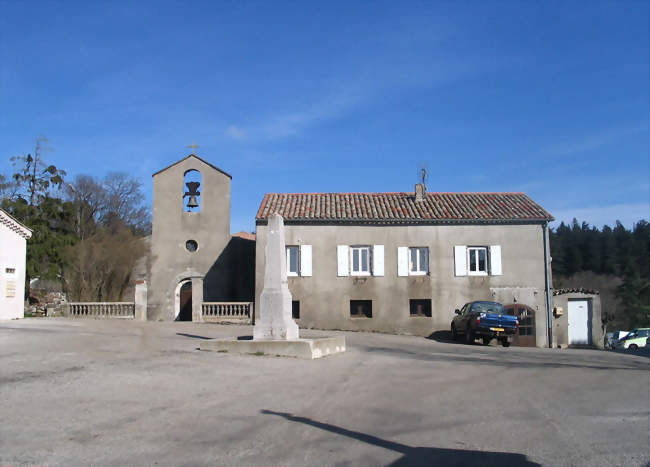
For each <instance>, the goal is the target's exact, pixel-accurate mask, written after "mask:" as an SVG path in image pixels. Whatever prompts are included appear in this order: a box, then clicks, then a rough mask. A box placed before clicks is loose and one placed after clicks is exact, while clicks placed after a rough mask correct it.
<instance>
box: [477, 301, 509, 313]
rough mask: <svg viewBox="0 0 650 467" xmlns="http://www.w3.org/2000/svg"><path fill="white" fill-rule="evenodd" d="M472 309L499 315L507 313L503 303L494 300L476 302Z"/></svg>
mask: <svg viewBox="0 0 650 467" xmlns="http://www.w3.org/2000/svg"><path fill="white" fill-rule="evenodd" d="M472 311H478V312H479V313H481V312H482V313H496V314H499V315H505V314H506V311H505V308H503V305H501V304H500V303H494V302H476V303H474V304H473V305H472Z"/></svg>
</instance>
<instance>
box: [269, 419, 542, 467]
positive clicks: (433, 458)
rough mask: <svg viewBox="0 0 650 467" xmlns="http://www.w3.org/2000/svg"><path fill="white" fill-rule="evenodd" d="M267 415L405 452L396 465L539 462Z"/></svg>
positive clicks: (512, 454)
mask: <svg viewBox="0 0 650 467" xmlns="http://www.w3.org/2000/svg"><path fill="white" fill-rule="evenodd" d="M261 413H263V414H265V415H277V416H279V417H282V418H285V419H286V420H289V421H291V422H296V423H303V424H305V425H309V426H312V427H314V428H318V429H321V430H325V431H329V432H330V433H336V434H338V435H341V436H346V437H348V438H352V439H355V440H357V441H361V442H363V443H367V444H372V445H374V446H379V447H381V448H384V449H390V450H391V451H394V452H398V453H400V454H402V457H400V458H399V459H397V460H396V461H395V462H393V463H391V464H389V465H390V466H392V467H398V466H405V467H406V466H425V465H426V466H430V465H445V466H472V465H476V466H478V465H480V466H497V465H498V466H503V465H509V466H539V465H540V464H537V463H535V462H531V461H529V460H528V459H527V457H526V456H525V455H523V454H516V453H509V452H492V451H471V450H468V449H443V448H434V447H419V446H418V447H412V446H407V445H406V444H401V443H396V442H394V441H389V440H386V439H382V438H379V437H377V436H373V435H369V434H367V433H361V432H359V431H352V430H348V429H346V428H342V427H339V426H336V425H330V424H329V423H323V422H318V421H316V420H312V419H311V418H306V417H297V416H295V415H292V414H290V413H286V412H274V411H272V410H262V411H261Z"/></svg>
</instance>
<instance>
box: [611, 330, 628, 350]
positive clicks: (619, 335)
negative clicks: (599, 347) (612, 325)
mask: <svg viewBox="0 0 650 467" xmlns="http://www.w3.org/2000/svg"><path fill="white" fill-rule="evenodd" d="M629 333H630V332H629V331H612V332H608V333H607V334H605V348H606V349H612V350H613V349H614V348H615V347H616V344H617V343H618V341H619V340H621V339H623V338H624V337H625V336H627V335H628V334H629Z"/></svg>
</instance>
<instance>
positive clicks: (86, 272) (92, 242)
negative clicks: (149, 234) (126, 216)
mask: <svg viewBox="0 0 650 467" xmlns="http://www.w3.org/2000/svg"><path fill="white" fill-rule="evenodd" d="M144 252H145V245H144V244H143V243H142V238H139V237H136V236H135V235H133V233H132V232H131V231H130V230H129V229H128V228H127V227H126V226H124V225H123V224H121V225H118V224H116V225H113V226H112V228H110V229H109V228H105V227H100V228H99V229H98V230H97V232H96V233H94V234H93V235H91V236H90V237H88V238H87V239H85V240H81V241H80V242H78V243H77V244H75V245H73V246H69V247H67V248H66V249H65V252H64V257H65V259H66V267H65V268H64V272H63V278H64V283H65V289H66V291H67V293H68V294H69V296H70V298H71V299H72V300H75V301H121V300H123V298H124V291H125V290H126V288H127V287H128V285H129V283H130V282H131V279H132V277H131V274H132V271H133V268H134V266H135V263H136V261H137V260H138V258H140V257H141V256H142V255H143V254H144Z"/></svg>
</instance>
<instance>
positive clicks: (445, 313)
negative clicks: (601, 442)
mask: <svg viewBox="0 0 650 467" xmlns="http://www.w3.org/2000/svg"><path fill="white" fill-rule="evenodd" d="M416 192H418V189H416ZM419 192H420V194H419V195H416V194H415V193H353V194H340V193H333V194H332V193H330V194H325V193H323V194H267V195H266V196H265V198H264V200H263V201H262V204H261V206H260V208H259V211H258V214H257V217H256V224H257V254H256V267H255V270H256V281H255V283H256V292H255V296H256V299H257V300H259V296H260V293H261V291H262V288H263V276H264V261H265V258H264V245H265V244H266V236H267V231H266V230H267V225H266V224H267V220H268V217H269V216H270V215H271V214H273V213H275V212H277V213H278V214H280V215H282V216H283V218H284V220H285V236H286V238H285V241H286V245H287V265H288V266H287V267H288V275H289V278H288V281H289V288H290V290H291V293H292V297H293V301H294V304H293V306H294V316H296V317H297V318H298V323H299V325H300V326H301V327H303V328H321V329H344V330H360V331H381V332H394V333H408V334H415V335H430V334H431V333H433V332H435V331H438V330H449V325H450V322H451V320H452V318H453V316H454V310H455V309H457V308H461V307H462V306H463V305H464V304H465V303H466V302H469V301H472V300H495V301H499V302H501V303H503V304H504V305H508V306H509V307H510V308H512V310H513V312H516V313H522V319H520V320H521V321H523V320H524V319H523V318H526V319H527V320H526V323H529V325H528V326H527V327H526V328H525V329H526V331H525V332H527V333H528V332H529V333H530V336H531V337H530V339H528V341H527V344H525V345H536V346H545V345H546V344H547V328H548V325H547V306H548V301H547V296H546V289H547V273H548V274H549V280H550V271H547V265H548V263H547V251H548V229H547V224H548V222H549V221H550V220H552V217H551V215H550V214H549V213H548V212H546V211H545V210H544V209H543V208H541V207H540V206H539V205H537V204H536V203H535V202H533V201H532V200H531V199H530V198H528V197H527V196H526V195H525V194H523V193H458V194H454V193H425V192H424V189H423V187H420V188H419ZM510 305H511V306H510ZM522 340H525V339H522ZM531 341H532V342H531Z"/></svg>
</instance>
